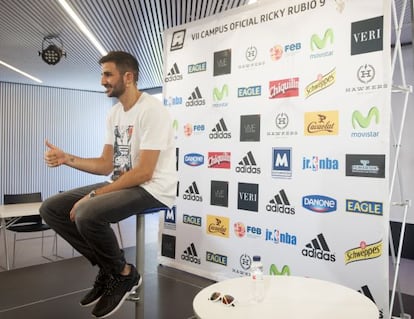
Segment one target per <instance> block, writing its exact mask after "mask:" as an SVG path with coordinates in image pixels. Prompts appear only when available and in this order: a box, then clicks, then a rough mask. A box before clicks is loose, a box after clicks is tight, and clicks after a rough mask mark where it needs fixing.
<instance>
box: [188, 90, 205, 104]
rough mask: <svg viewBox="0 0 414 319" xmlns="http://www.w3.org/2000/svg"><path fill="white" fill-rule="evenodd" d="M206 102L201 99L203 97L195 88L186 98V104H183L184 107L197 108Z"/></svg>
mask: <svg viewBox="0 0 414 319" xmlns="http://www.w3.org/2000/svg"><path fill="white" fill-rule="evenodd" d="M205 104H206V100H205V99H203V96H202V95H201V92H200V89H199V88H198V86H196V87H195V89H194V91H193V93H191V95H190V96H189V97H188V99H187V102H186V103H185V106H199V105H205Z"/></svg>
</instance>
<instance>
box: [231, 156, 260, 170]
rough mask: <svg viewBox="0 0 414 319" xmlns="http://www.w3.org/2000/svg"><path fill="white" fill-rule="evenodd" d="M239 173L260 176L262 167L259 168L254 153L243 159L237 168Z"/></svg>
mask: <svg viewBox="0 0 414 319" xmlns="http://www.w3.org/2000/svg"><path fill="white" fill-rule="evenodd" d="M236 172H237V173H247V174H260V173H261V172H260V167H258V166H257V164H256V160H255V159H254V156H253V153H252V152H251V151H249V152H247V154H246V155H245V156H244V157H243V158H242V160H241V161H240V162H239V163H238V166H236Z"/></svg>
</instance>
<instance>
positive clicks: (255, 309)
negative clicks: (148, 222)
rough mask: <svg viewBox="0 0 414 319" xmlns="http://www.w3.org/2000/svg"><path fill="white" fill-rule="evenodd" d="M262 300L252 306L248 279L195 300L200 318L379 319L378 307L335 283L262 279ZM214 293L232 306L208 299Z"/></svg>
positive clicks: (228, 282)
mask: <svg viewBox="0 0 414 319" xmlns="http://www.w3.org/2000/svg"><path fill="white" fill-rule="evenodd" d="M264 286H265V299H264V300H263V301H262V302H261V303H255V302H254V301H253V300H252V297H251V291H252V281H251V278H250V277H241V278H234V279H228V280H223V281H221V282H218V283H215V284H213V285H210V286H208V287H206V288H204V289H202V290H201V291H200V292H199V293H198V294H197V295H196V296H195V298H194V301H193V308H194V313H195V315H196V316H197V317H198V318H201V319H210V318H211V319H221V318H223V319H232V318H234V319H243V318H246V319H252V318H254V319H265V318H272V319H279V318H280V319H304V318H306V319H378V317H379V312H378V308H377V306H376V305H375V304H374V303H373V302H372V301H371V300H370V299H369V298H367V297H365V296H364V295H363V294H361V293H359V292H357V291H355V290H352V289H350V288H348V287H344V286H341V285H339V284H336V283H332V282H328V281H323V280H319V279H313V278H305V277H296V276H264ZM213 292H220V293H221V294H229V295H231V296H233V297H234V298H235V306H234V307H231V306H226V305H224V304H223V303H222V302H220V301H218V302H213V301H211V300H209V298H210V296H211V294H212V293H213Z"/></svg>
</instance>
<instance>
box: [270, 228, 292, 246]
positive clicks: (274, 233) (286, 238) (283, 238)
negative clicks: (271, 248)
mask: <svg viewBox="0 0 414 319" xmlns="http://www.w3.org/2000/svg"><path fill="white" fill-rule="evenodd" d="M265 240H266V241H271V242H273V243H274V244H285V245H292V246H296V244H297V238H296V235H293V234H290V233H288V232H281V231H280V230H279V229H266V238H265Z"/></svg>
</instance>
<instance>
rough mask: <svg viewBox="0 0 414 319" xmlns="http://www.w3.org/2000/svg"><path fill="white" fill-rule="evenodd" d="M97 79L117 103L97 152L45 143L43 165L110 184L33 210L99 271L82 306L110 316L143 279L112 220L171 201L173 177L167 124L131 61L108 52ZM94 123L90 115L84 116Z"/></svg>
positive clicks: (69, 194) (169, 124) (72, 193)
mask: <svg viewBox="0 0 414 319" xmlns="http://www.w3.org/2000/svg"><path fill="white" fill-rule="evenodd" d="M99 63H100V64H101V67H102V77H101V84H102V85H103V86H104V87H105V89H106V94H107V96H108V97H116V98H118V100H119V102H118V103H117V104H115V105H114V106H113V107H112V109H111V110H110V112H109V114H108V117H107V123H106V138H105V145H104V147H103V151H102V154H101V156H100V157H97V158H81V157H77V156H75V155H71V154H68V153H65V152H64V151H63V150H61V149H59V148H58V147H56V146H54V145H52V144H51V143H49V142H48V141H46V146H47V147H48V150H47V151H46V152H45V162H46V164H47V165H48V166H49V167H57V166H60V165H62V164H63V165H66V166H69V167H72V168H75V169H78V170H81V171H85V172H89V173H92V174H97V175H109V174H110V173H111V172H112V176H111V181H108V182H103V183H98V184H94V185H89V186H84V187H80V188H76V189H73V190H70V191H67V192H63V193H59V194H57V195H55V196H52V197H50V198H48V199H47V200H45V201H44V203H43V204H42V206H41V208H40V215H41V216H42V218H43V219H44V220H45V222H46V223H47V224H48V225H49V226H50V227H52V228H53V229H54V230H55V231H56V232H57V233H58V234H59V235H60V236H61V237H62V238H64V239H65V240H66V241H68V242H69V243H70V244H71V245H72V246H73V247H74V248H75V249H76V250H77V251H78V252H79V253H81V254H82V255H83V256H85V257H86V258H87V259H88V260H89V261H90V262H91V263H92V265H98V267H99V273H98V275H97V277H96V280H95V283H94V286H93V289H92V290H91V291H90V292H89V293H88V294H87V295H86V296H85V297H84V298H83V299H82V300H81V302H80V304H81V305H82V306H89V305H92V304H95V303H97V304H96V306H95V308H94V309H93V311H92V314H93V315H94V316H95V317H98V318H104V317H107V316H109V315H111V314H112V313H114V312H115V311H116V310H117V309H119V307H120V306H121V305H122V303H123V302H124V301H125V299H126V298H127V297H128V295H129V294H130V293H131V292H132V291H134V290H135V289H137V288H138V287H139V286H140V284H141V282H142V277H141V276H140V274H138V272H137V270H136V268H135V267H134V265H132V264H128V263H127V262H126V260H125V257H124V253H123V251H122V250H121V249H120V247H119V245H118V241H117V238H116V236H115V234H114V232H113V230H112V228H111V225H110V224H111V223H116V222H119V221H121V220H123V219H125V218H127V217H129V216H131V215H134V214H137V213H138V214H139V213H140V212H142V211H143V210H145V209H148V208H154V207H162V206H167V207H171V206H172V205H173V202H174V200H175V192H176V185H177V176H176V168H175V165H176V164H175V161H176V159H175V145H174V134H173V130H172V122H171V119H170V116H169V113H168V111H167V109H166V108H165V107H164V106H163V105H162V104H161V102H160V101H158V100H157V99H156V98H154V97H152V96H150V95H148V94H146V93H143V92H140V91H139V90H138V88H137V81H138V62H137V60H136V59H135V58H134V57H133V56H132V55H130V54H129V53H126V52H120V51H115V52H110V53H109V54H108V55H106V56H104V57H102V58H101V59H100V61H99ZM90 120H91V121H93V120H94V119H90Z"/></svg>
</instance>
